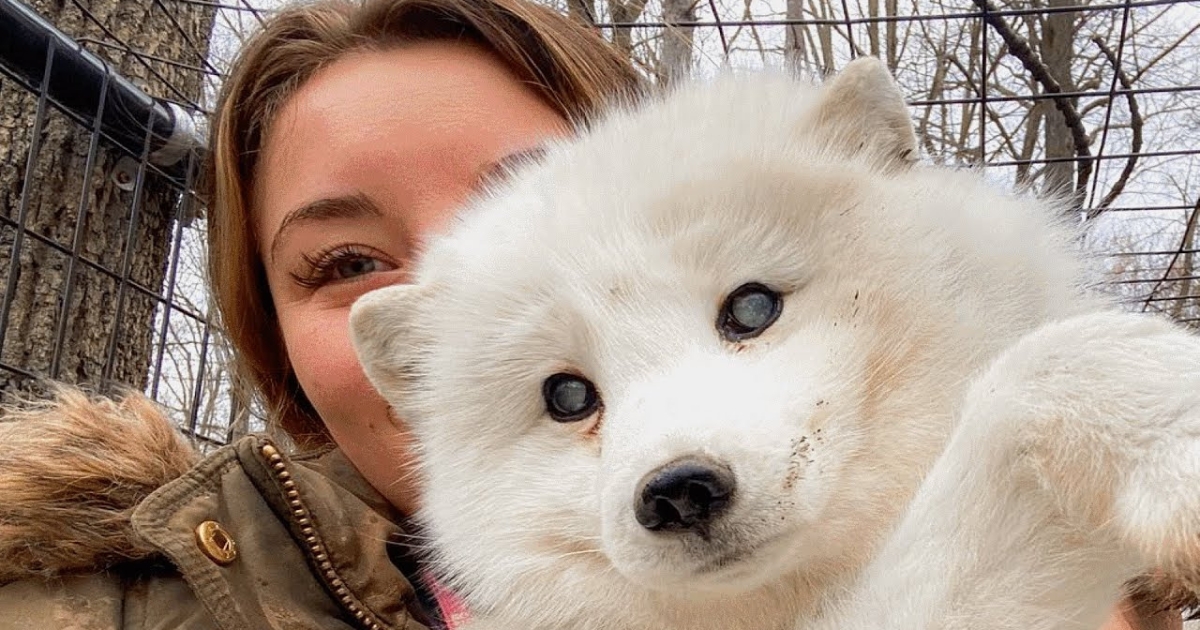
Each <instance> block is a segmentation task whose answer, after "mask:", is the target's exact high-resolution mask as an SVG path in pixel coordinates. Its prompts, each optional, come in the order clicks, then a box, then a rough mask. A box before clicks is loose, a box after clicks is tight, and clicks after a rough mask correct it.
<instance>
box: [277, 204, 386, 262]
mask: <svg viewBox="0 0 1200 630" xmlns="http://www.w3.org/2000/svg"><path fill="white" fill-rule="evenodd" d="M382 216H383V211H382V210H380V209H379V206H377V205H375V202H374V201H371V198H370V197H368V196H366V195H364V194H362V193H358V194H355V195H345V196H342V197H327V198H325V199H317V200H316V201H310V202H308V203H306V204H304V205H303V206H300V207H299V208H296V209H295V210H292V211H291V212H289V213H288V214H287V216H285V217H284V218H283V222H282V223H280V224H279V229H278V230H277V231H276V232H275V237H274V239H272V241H271V258H272V259H274V258H275V252H276V251H278V250H279V247H280V246H281V244H282V243H283V242H284V240H286V239H285V238H284V236H285V235H286V234H287V232H288V231H289V230H290V229H292V228H294V227H296V226H297V225H302V224H304V223H312V222H316V221H328V220H330V219H361V218H366V217H382Z"/></svg>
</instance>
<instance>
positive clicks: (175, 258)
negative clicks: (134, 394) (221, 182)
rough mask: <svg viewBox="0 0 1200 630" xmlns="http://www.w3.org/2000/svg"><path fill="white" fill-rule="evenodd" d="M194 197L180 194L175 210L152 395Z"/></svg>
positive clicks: (191, 170) (190, 173)
mask: <svg viewBox="0 0 1200 630" xmlns="http://www.w3.org/2000/svg"><path fill="white" fill-rule="evenodd" d="M193 159H194V156H193V157H190V158H189V159H188V168H187V181H186V182H185V188H188V189H190V188H191V187H192V176H193V174H194V172H195V170H196V169H195V164H194V163H192V160H193ZM191 203H192V198H191V197H190V196H188V195H180V196H179V203H178V204H177V205H176V212H175V236H174V238H172V239H171V266H170V268H169V269H168V270H167V294H166V296H164V298H163V299H164V302H165V304H166V307H164V308H163V320H162V326H161V327H160V328H159V331H158V348H157V352H156V354H155V357H154V372H153V374H152V375H151V377H150V397H151V398H158V382H159V380H160V379H161V377H162V364H163V355H165V354H166V352H167V330H168V329H169V328H170V326H171V304H173V303H174V302H175V281H176V278H177V277H178V276H179V254H180V252H181V251H182V250H183V226H184V224H185V223H186V219H187V216H188V213H190V212H191Z"/></svg>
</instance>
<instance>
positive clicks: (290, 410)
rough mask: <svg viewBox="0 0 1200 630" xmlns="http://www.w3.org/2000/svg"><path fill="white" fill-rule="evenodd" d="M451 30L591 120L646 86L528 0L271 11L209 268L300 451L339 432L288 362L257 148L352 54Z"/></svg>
mask: <svg viewBox="0 0 1200 630" xmlns="http://www.w3.org/2000/svg"><path fill="white" fill-rule="evenodd" d="M433 39H449V40H460V41H466V42H471V43H474V44H477V45H481V46H483V47H485V48H487V49H489V50H490V51H492V52H493V53H494V54H496V55H497V57H499V59H500V60H501V61H502V62H504V63H505V64H506V65H507V66H508V67H509V68H510V70H511V71H512V72H513V73H514V74H515V75H516V76H517V77H518V78H519V79H520V80H521V81H522V82H524V83H526V84H528V85H530V86H532V87H533V88H534V89H535V90H536V91H537V92H538V93H540V94H541V96H542V97H543V98H545V99H546V101H547V102H548V103H549V104H550V105H551V106H552V107H554V108H555V109H557V110H558V111H559V113H561V114H562V115H563V116H564V117H566V118H567V119H569V120H574V121H586V120H587V119H588V118H589V116H590V115H591V114H592V113H593V112H595V111H596V109H597V108H598V107H600V106H601V105H602V104H603V103H605V102H606V101H609V100H611V99H612V98H614V97H617V96H620V95H622V94H624V93H627V92H630V91H636V90H638V89H639V88H640V77H639V75H638V74H637V72H636V71H635V70H634V69H633V66H632V65H631V64H630V62H629V61H628V60H627V59H625V58H623V57H622V56H621V55H619V54H618V53H617V52H616V50H615V49H613V48H611V47H609V46H608V45H607V43H606V42H604V41H603V40H602V39H601V38H600V37H599V36H598V35H597V34H596V33H595V32H594V31H592V30H591V29H589V28H587V27H585V26H583V25H581V24H576V23H575V22H573V21H572V20H570V19H569V18H567V17H566V16H564V15H561V14H559V13H557V12H555V11H553V10H551V9H548V8H546V7H543V6H540V5H537V4H534V3H533V2H531V1H529V0H364V1H362V2H359V1H355V0H318V1H317V2H315V3H311V4H303V5H298V6H292V7H289V8H287V9H284V10H283V11H282V12H280V13H278V14H276V15H275V16H273V17H272V18H271V19H270V20H269V21H268V22H267V23H266V24H265V25H264V27H263V29H262V30H261V31H260V32H259V33H258V34H257V35H256V36H255V37H254V38H253V39H252V40H251V41H249V42H248V43H247V44H246V45H245V47H244V48H243V49H242V51H241V53H240V56H239V59H238V61H237V63H236V64H235V66H234V67H233V69H232V71H231V72H230V74H229V75H228V77H227V78H226V80H225V83H224V85H223V87H222V93H221V97H220V101H219V103H218V106H217V110H216V114H215V116H214V120H213V127H212V128H213V136H212V152H211V156H210V164H209V172H208V173H207V175H208V182H209V183H210V191H209V192H210V199H211V207H210V213H209V219H208V228H209V276H210V279H211V282H212V285H213V293H214V296H215V299H216V305H217V309H218V310H219V312H220V315H221V323H222V325H223V326H224V328H225V331H226V333H227V335H228V336H229V339H230V340H231V342H232V344H233V346H234V350H235V355H236V357H237V370H238V375H239V377H240V378H241V379H242V381H243V383H244V384H245V385H246V386H248V387H249V388H250V389H251V390H252V391H254V392H255V393H256V394H258V395H259V396H261V398H262V401H263V402H265V404H266V406H267V411H268V414H269V417H270V420H271V422H272V424H273V426H275V427H278V428H280V429H282V430H283V431H284V432H285V433H287V434H288V435H289V436H290V437H291V438H292V440H293V441H294V442H295V443H296V445H297V447H298V448H301V449H308V448H312V447H316V446H320V445H321V444H324V443H327V442H328V441H329V437H328V433H327V432H326V430H325V427H324V425H323V423H322V422H321V419H320V418H319V417H318V416H317V414H316V412H315V410H314V409H313V407H312V404H311V403H310V402H309V401H308V398H307V397H306V396H305V395H304V392H303V391H301V389H300V385H299V383H298V382H297V380H296V375H295V373H294V371H293V370H292V367H291V363H290V361H289V360H288V357H287V352H286V349H285V348H284V344H283V338H282V335H281V333H280V329H279V324H278V321H277V320H276V314H275V309H274V305H273V303H272V300H271V294H270V290H269V288H268V286H267V281H266V273H265V271H264V269H263V265H262V261H261V259H260V257H259V250H258V244H257V242H256V239H255V236H254V231H253V227H252V226H253V222H252V221H251V220H250V215H251V212H252V209H251V205H252V204H251V200H252V199H253V196H252V193H253V189H252V187H253V182H254V175H255V166H256V161H257V156H258V152H259V150H260V149H261V147H262V142H263V138H264V135H265V133H266V129H267V128H268V126H269V125H270V123H271V120H272V117H273V115H274V113H275V112H276V110H278V109H279V107H280V106H281V105H282V104H283V103H284V101H286V100H287V99H288V98H289V97H290V96H291V95H292V94H293V93H294V92H295V90H296V89H297V88H298V87H299V86H300V84H302V83H304V82H305V81H306V80H308V78H309V77H311V76H312V75H313V74H315V73H316V72H317V71H318V70H320V69H321V68H323V67H324V66H326V65H328V64H330V63H331V62H333V61H336V60H337V59H339V58H341V57H342V56H344V55H346V54H347V53H350V52H355V51H361V50H371V49H383V48H388V47H391V46H397V45H401V44H404V43H408V42H414V41H427V40H433Z"/></svg>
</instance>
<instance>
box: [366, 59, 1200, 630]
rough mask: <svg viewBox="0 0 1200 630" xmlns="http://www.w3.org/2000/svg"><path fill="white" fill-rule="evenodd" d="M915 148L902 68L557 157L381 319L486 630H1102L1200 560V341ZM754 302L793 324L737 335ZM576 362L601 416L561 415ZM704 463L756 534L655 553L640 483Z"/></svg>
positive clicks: (608, 132) (1037, 212) (669, 107)
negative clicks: (1130, 305)
mask: <svg viewBox="0 0 1200 630" xmlns="http://www.w3.org/2000/svg"><path fill="white" fill-rule="evenodd" d="M914 146H915V143H914V142H913V138H912V131H911V125H910V123H909V122H908V119H907V114H906V113H905V108H904V104H903V101H902V99H901V98H900V95H899V93H898V91H897V90H896V88H895V86H894V84H893V83H892V82H891V79H890V77H889V76H888V75H887V72H886V70H885V69H884V68H883V66H882V65H881V64H880V63H879V62H878V61H876V60H873V59H865V60H860V61H858V62H855V63H853V64H851V65H850V66H848V67H847V68H846V70H845V71H844V72H843V73H842V74H841V75H839V76H838V77H837V78H835V79H834V80H833V81H832V82H831V83H830V84H827V85H826V86H824V87H815V86H810V85H807V84H803V83H800V82H798V81H796V80H793V79H792V78H789V77H786V76H783V75H775V74H771V73H758V74H751V75H727V76H723V77H720V78H718V79H716V80H715V81H713V82H710V83H708V84H703V85H693V86H688V87H684V88H682V89H681V90H679V91H677V92H675V93H673V94H671V95H668V96H666V97H664V98H662V99H659V100H655V101H653V102H650V103H648V104H644V105H643V106H640V107H636V108H630V109H628V110H622V111H619V112H617V113H615V114H613V115H612V116H611V117H610V118H609V119H608V120H606V121H603V122H601V123H600V124H598V125H597V126H596V127H595V128H594V129H591V130H588V131H586V132H585V133H583V134H582V135H581V137H580V138H579V139H577V140H574V141H571V142H570V143H567V144H563V145H560V146H554V147H552V148H551V150H550V151H549V154H548V155H547V157H546V158H545V159H544V161H543V162H542V163H541V164H539V165H536V166H531V167H528V168H524V169H521V170H519V171H518V172H517V173H515V174H514V176H513V179H512V181H511V182H509V183H508V184H506V185H503V186H500V187H498V188H496V189H495V190H493V191H491V192H490V193H489V194H488V195H487V196H486V197H485V198H483V199H481V200H479V201H478V202H477V203H475V204H473V207H472V208H471V209H470V210H469V211H468V212H466V213H465V214H464V215H463V217H462V218H461V221H460V222H459V223H458V224H457V225H456V226H454V229H453V230H452V231H451V233H450V234H449V235H447V236H445V237H443V238H439V239H436V240H435V241H434V242H432V244H431V245H430V246H429V249H428V251H427V252H426V253H425V255H424V257H423V259H422V263H421V265H420V268H419V269H418V270H417V273H416V279H415V282H414V284H413V285H409V286H399V287H392V288H388V289H383V290H381V291H377V292H375V293H372V294H369V295H367V296H365V297H364V298H362V299H361V300H360V301H359V303H358V304H357V305H356V306H355V308H354V312H353V314H352V327H353V330H354V337H355V343H356V345H357V347H358V350H359V353H360V356H361V358H362V360H363V363H364V366H365V369H366V370H367V374H368V375H369V376H370V378H371V379H372V381H373V382H374V383H375V385H376V386H377V387H378V388H379V389H380V391H381V392H382V393H383V394H384V396H385V397H386V398H387V399H388V401H389V402H390V403H391V404H392V405H393V406H394V407H395V408H396V409H397V411H398V412H399V414H400V415H401V416H402V417H404V418H405V419H406V420H407V421H408V422H409V423H410V424H411V426H412V428H413V430H414V431H415V432H416V434H417V437H418V439H419V442H420V445H421V452H420V463H421V471H422V475H423V477H422V482H423V483H424V492H425V493H424V504H423V509H422V513H421V514H420V516H421V518H422V520H423V522H424V523H425V524H426V526H427V527H428V532H427V533H428V534H429V535H430V536H431V539H432V542H433V544H434V546H435V547H434V548H435V552H436V554H437V556H436V557H437V559H438V561H439V562H440V563H441V569H442V570H443V571H444V572H445V574H446V575H447V576H448V579H449V580H450V583H451V585H452V586H453V587H454V588H456V589H458V590H459V592H460V593H462V594H463V595H464V597H465V598H466V600H467V602H468V604H469V605H470V607H471V608H472V609H473V611H474V612H475V614H476V616H477V621H476V622H475V624H478V625H472V628H501V629H505V630H540V629H560V628H562V629H572V630H610V629H612V630H617V629H621V630H651V629H653V630H710V629H711V630H718V629H719V630H739V629H746V630H750V629H753V630H772V629H780V630H783V629H787V628H793V627H795V628H802V629H810V628H812V629H819V630H859V629H862V630H866V629H873V630H881V629H888V628H896V629H897V630H899V629H901V628H903V629H905V630H920V629H933V628H947V629H949V628H980V629H983V628H987V629H997V630H998V629H1002V628H1013V629H1017V628H1020V629H1022V630H1037V629H1043V628H1045V629H1049V628H1091V627H1096V626H1098V625H1099V622H1100V621H1101V619H1102V617H1103V615H1104V614H1105V613H1106V612H1107V610H1108V605H1109V604H1111V603H1112V602H1114V601H1115V599H1116V597H1117V593H1118V587H1119V586H1120V584H1121V583H1122V582H1123V581H1124V580H1126V579H1128V578H1130V577H1133V576H1134V575H1136V574H1138V573H1139V572H1141V571H1142V570H1145V569H1147V568H1149V567H1151V566H1152V565H1162V564H1169V563H1171V562H1176V561H1182V562H1186V561H1195V560H1197V552H1198V551H1200V549H1197V541H1198V540H1200V539H1198V538H1197V534H1198V533H1200V532H1197V526H1198V525H1200V520H1195V519H1191V518H1190V516H1191V515H1193V514H1195V513H1196V510H1197V509H1198V508H1200V483H1197V482H1200V414H1198V413H1197V409H1198V408H1200V341H1198V340H1197V339H1196V338H1195V337H1191V336H1188V335H1186V334H1185V333H1183V332H1180V331H1179V330H1177V329H1175V328H1174V327H1172V325H1170V324H1167V323H1164V322H1160V321H1157V320H1151V319H1148V318H1141V317H1135V316H1132V315H1123V314H1111V313H1110V312H1108V311H1109V307H1108V306H1106V305H1105V304H1104V303H1103V302H1102V301H1100V300H1098V299H1096V298H1093V297H1090V296H1089V295H1088V294H1087V293H1086V292H1085V291H1084V290H1083V289H1082V286H1083V283H1084V278H1083V277H1082V273H1083V272H1082V269H1083V265H1082V263H1081V261H1080V259H1079V258H1078V257H1077V256H1076V255H1075V254H1074V252H1073V251H1072V248H1071V243H1072V238H1073V235H1072V233H1071V232H1070V230H1068V229H1066V228H1064V227H1063V226H1062V225H1060V224H1059V221H1058V220H1057V219H1055V217H1056V216H1057V215H1059V208H1058V207H1057V206H1055V205H1054V204H1052V203H1049V202H1045V201H1039V200H1036V199H1033V198H1031V197H1028V196H1024V197H1022V196H1014V195H1006V194H1001V193H999V192H997V191H995V190H992V189H991V188H989V187H988V186H987V185H985V184H984V183H983V182H982V180H981V178H980V177H979V176H978V175H977V174H976V173H971V172H964V171H954V170H947V169H941V168H927V167H923V166H918V165H915V164H913V163H911V162H910V158H911V153H912V150H913V147H914ZM751 281H755V282H760V283H763V284H765V285H768V286H771V287H772V288H775V289H777V290H779V291H781V292H783V293H785V294H786V296H785V304H784V307H783V311H782V315H781V316H780V318H779V320H778V321H777V322H775V323H774V325H773V326H772V327H771V328H769V329H768V330H767V331H766V332H765V333H764V334H763V335H761V336H760V337H757V338H755V339H751V340H747V341H744V342H739V343H730V342H727V341H724V340H723V339H722V337H720V336H719V335H718V334H717V331H716V327H715V322H716V317H717V310H718V308H719V307H720V305H721V304H722V302H723V300H724V299H725V296H726V295H727V294H728V293H729V292H730V291H731V290H733V289H734V288H736V287H738V286H739V285H741V284H743V283H746V282H751ZM989 366H990V367H989ZM570 370H574V371H577V372H579V373H580V374H583V375H585V376H587V377H588V378H589V379H591V380H592V382H594V383H595V384H596V386H597V388H598V389H599V391H600V393H601V396H602V398H603V400H604V409H603V411H602V412H601V413H600V414H599V417H596V418H592V419H590V420H586V421H582V422H579V423H575V424H560V423H556V422H554V421H553V420H551V419H550V418H549V417H548V415H547V413H546V410H545V405H544V402H543V400H542V381H543V380H544V379H545V378H546V377H548V376H550V375H551V374H554V373H556V372H561V371H570ZM972 383H974V384H973V385H972ZM956 427H957V429H956ZM947 444H948V446H947ZM943 451H944V452H943ZM696 453H703V454H705V455H707V456H709V457H711V458H714V459H718V460H720V461H722V462H724V463H726V464H727V465H728V466H729V467H730V468H731V469H732V470H733V472H734V474H735V475H736V478H737V483H738V486H737V491H736V494H735V495H734V497H735V498H734V501H733V503H732V506H731V508H730V509H729V511H728V513H727V514H726V515H724V516H723V517H722V518H721V519H720V520H719V521H718V522H717V523H716V524H715V525H714V526H713V528H712V529H711V531H710V532H709V533H710V536H709V538H708V539H707V540H704V539H701V538H700V537H698V536H693V535H669V534H668V535H664V534H662V533H652V532H648V531H646V530H644V529H643V528H641V527H640V526H639V525H638V524H637V522H636V521H635V520H634V518H633V514H632V509H633V497H634V493H635V486H636V484H637V482H638V480H639V479H641V478H642V476H643V475H645V474H646V473H647V472H649V471H650V470H652V469H654V468H655V467H657V466H660V465H661V464H664V463H666V462H668V461H670V460H672V459H675V458H677V457H679V456H682V455H688V454H696ZM906 508H907V509H906ZM720 558H725V559H726V560H727V562H726V563H725V564H724V565H723V566H721V567H720V568H714V566H713V563H714V562H715V561H717V560H718V559H720Z"/></svg>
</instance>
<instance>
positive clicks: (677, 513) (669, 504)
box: [633, 456, 737, 532]
mask: <svg viewBox="0 0 1200 630" xmlns="http://www.w3.org/2000/svg"><path fill="white" fill-rule="evenodd" d="M736 488H737V480H736V478H735V477H734V474H733V471H732V470H730V469H729V467H728V466H726V465H724V464H723V463H720V462H717V461H715V460H713V459H711V458H708V457H703V456H688V457H681V458H679V459H676V460H674V461H671V462H669V463H667V464H664V465H662V466H659V467H658V468H656V469H654V470H652V471H650V472H649V473H647V474H646V475H645V476H644V477H642V479H641V481H639V482H638V485H637V490H636V491H635V493H634V503H633V513H634V516H635V517H636V518H637V522H638V524H640V525H641V526H642V527H644V528H646V529H648V530H650V531H654V532H683V531H691V530H696V529H701V528H703V527H704V526H706V525H708V524H710V523H711V522H713V521H714V520H716V519H717V518H718V517H720V516H721V514H722V513H724V512H725V510H726V509H727V508H728V507H729V504H730V503H731V502H732V500H733V495H734V490H735V489H736Z"/></svg>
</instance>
